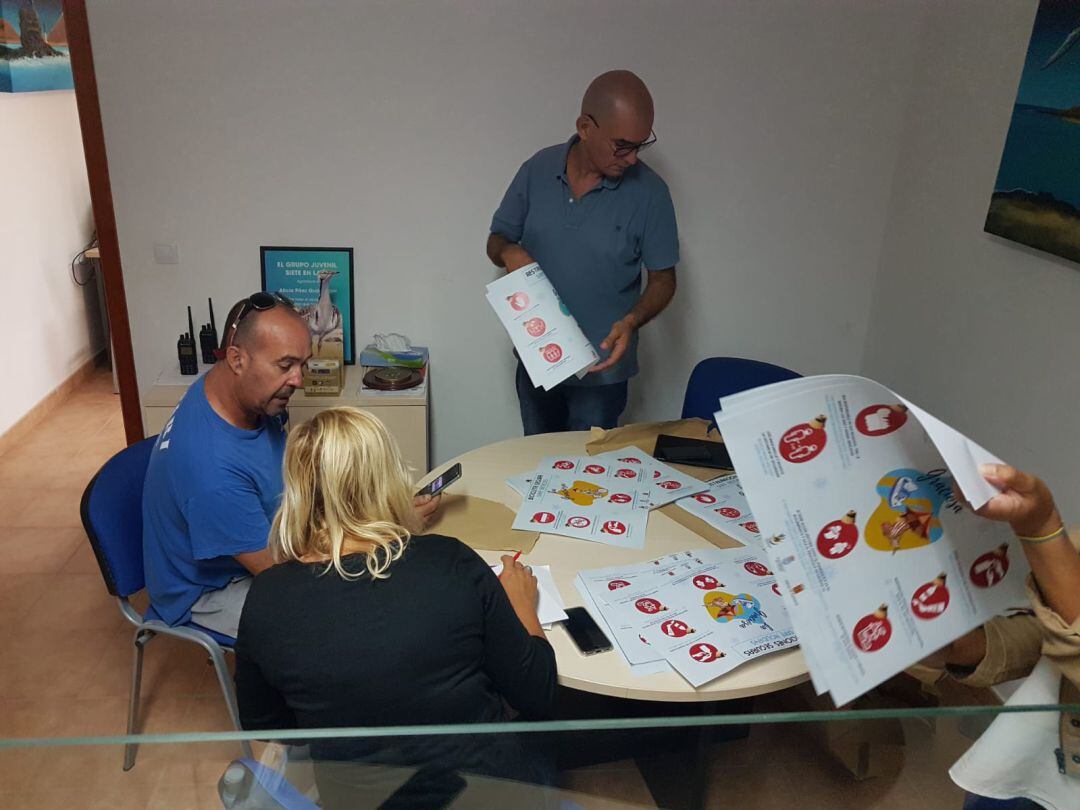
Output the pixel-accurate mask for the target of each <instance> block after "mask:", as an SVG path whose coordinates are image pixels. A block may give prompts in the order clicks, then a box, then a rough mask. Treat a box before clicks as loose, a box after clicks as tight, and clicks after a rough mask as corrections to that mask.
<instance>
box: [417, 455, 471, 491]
mask: <svg viewBox="0 0 1080 810" xmlns="http://www.w3.org/2000/svg"><path fill="white" fill-rule="evenodd" d="M459 478H461V462H458V463H457V464H455V465H454V466H453V467H451V468H450V469H449V470H446V471H445V472H443V473H440V474H439V475H437V476H436V477H435V478H433V479H431V481H430V482H429V483H428V484H427V485H426V486H425V487H424V488H423V489H421V490H420V491H419V492H417V493H416V496H417V497H420V496H421V495H430V496H431V497H432V498H434V497H435V496H436V495H438V494H439V493H440V492H442V491H443V490H444V489H446V488H447V487H448V486H450V485H451V484H452V483H454V482H455V481H457V480H458V479H459Z"/></svg>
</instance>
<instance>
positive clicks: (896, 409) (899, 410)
mask: <svg viewBox="0 0 1080 810" xmlns="http://www.w3.org/2000/svg"><path fill="white" fill-rule="evenodd" d="M907 420H908V409H907V406H906V405H870V406H868V407H866V408H863V409H862V410H861V411H859V415H858V416H856V417H855V427H856V428H857V429H858V431H859V433H861V434H863V435H864V436H887V435H889V434H890V433H892V432H893V431H895V430H899V429H900V428H902V427H903V426H904V423H905V422H906V421H907Z"/></svg>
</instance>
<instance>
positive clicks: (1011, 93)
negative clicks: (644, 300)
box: [864, 0, 1080, 519]
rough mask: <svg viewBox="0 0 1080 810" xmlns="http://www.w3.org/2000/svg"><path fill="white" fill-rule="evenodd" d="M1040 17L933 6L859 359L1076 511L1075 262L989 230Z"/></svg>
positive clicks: (1031, 3)
mask: <svg viewBox="0 0 1080 810" xmlns="http://www.w3.org/2000/svg"><path fill="white" fill-rule="evenodd" d="M1035 8H1036V2H1035V0H1024V1H1023V2H1010V3H971V2H958V1H954V2H949V3H935V4H932V5H931V7H930V9H931V10H930V12H929V14H928V16H927V18H926V21H925V24H924V30H923V32H922V34H921V35H920V38H921V40H922V46H921V50H920V54H919V59H918V63H919V65H920V69H919V73H918V76H917V77H916V81H915V83H914V89H913V93H912V98H911V103H910V106H909V108H908V110H907V114H906V125H905V130H904V134H903V137H902V139H901V143H902V149H901V151H900V156H899V160H898V163H897V171H896V182H895V185H894V189H893V198H892V202H891V204H890V207H889V217H888V219H889V228H888V230H887V232H886V238H885V241H884V245H883V249H882V261H881V273H880V277H879V283H878V288H877V291H876V294H875V297H874V304H873V308H872V310H871V318H870V325H871V328H870V333H869V336H868V341H867V350H866V355H865V360H864V370H865V372H866V374H867V375H868V376H871V377H874V378H876V379H878V380H880V381H881V382H883V383H885V384H886V385H889V386H890V387H893V388H895V389H896V390H898V391H900V392H902V393H904V394H905V395H906V396H907V397H909V398H911V399H912V400H914V401H916V402H918V403H920V404H922V405H924V406H925V407H927V408H928V409H930V410H931V411H932V412H933V413H935V414H936V415H938V416H940V417H941V418H943V419H945V420H946V421H947V422H949V423H950V424H953V425H955V426H956V427H958V428H959V429H961V430H963V431H964V432H966V433H968V434H969V435H971V436H972V438H974V439H976V440H977V441H979V442H981V443H982V444H984V445H985V446H986V447H987V448H989V449H992V450H994V451H995V452H997V453H998V454H999V455H1001V456H1002V457H1004V458H1006V459H1007V460H1010V461H1012V462H1013V463H1016V464H1019V465H1022V466H1024V467H1027V468H1029V469H1031V470H1033V471H1037V472H1039V473H1040V474H1042V475H1043V476H1044V477H1046V479H1047V480H1048V481H1049V483H1050V484H1051V487H1052V488H1053V489H1054V490H1055V491H1056V494H1057V496H1058V500H1059V502H1061V503H1062V504H1066V505H1067V504H1073V505H1074V511H1073V512H1072V513H1071V514H1072V518H1071V519H1075V518H1076V517H1077V513H1076V512H1075V505H1076V504H1078V503H1080V463H1078V461H1077V453H1078V451H1080V440H1078V439H1077V438H1076V434H1075V432H1074V423H1075V421H1076V418H1077V415H1078V414H1080V366H1078V358H1080V268H1078V267H1077V266H1076V265H1075V264H1072V263H1070V262H1066V261H1064V260H1059V259H1056V258H1055V257H1053V256H1050V255H1048V254H1045V253H1039V252H1037V251H1034V250H1030V249H1028V248H1024V247H1021V246H1020V245H1017V244H1015V243H1012V242H1008V241H1005V240H1003V239H999V238H997V237H994V236H989V235H987V234H986V233H984V232H983V230H982V228H983V221H984V219H985V217H986V210H987V206H988V203H989V199H990V193H991V191H992V190H993V187H994V179H995V177H996V175H997V168H998V163H999V161H1000V159H1001V149H1002V146H1003V145H1004V142H1005V133H1006V131H1007V130H1008V125H1009V117H1010V115H1011V113H1012V105H1013V101H1014V99H1015V97H1016V87H1017V83H1018V82H1019V79H1020V72H1021V67H1022V64H1023V60H1024V55H1025V52H1026V49H1027V42H1028V36H1029V34H1030V31H1031V23H1032V20H1033V19H1034V13H1035Z"/></svg>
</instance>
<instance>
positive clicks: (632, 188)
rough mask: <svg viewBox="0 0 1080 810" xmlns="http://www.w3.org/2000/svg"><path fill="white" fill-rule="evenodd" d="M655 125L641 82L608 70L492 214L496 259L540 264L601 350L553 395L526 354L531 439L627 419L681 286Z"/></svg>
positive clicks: (521, 380)
mask: <svg viewBox="0 0 1080 810" xmlns="http://www.w3.org/2000/svg"><path fill="white" fill-rule="evenodd" d="M652 126H653V101H652V96H651V95H650V94H649V90H648V88H647V87H646V86H645V83H644V82H642V81H641V79H639V78H638V77H637V76H636V75H634V74H633V73H631V72H630V71H627V70H613V71H609V72H607V73H603V74H601V75H600V76H597V77H596V78H595V79H594V80H593V81H592V83H591V84H590V85H589V87H588V89H587V90H586V91H585V96H584V98H582V101H581V115H579V116H578V118H577V122H576V130H577V131H576V132H575V134H574V135H573V137H571V138H570V140H569V141H567V142H566V143H563V144H557V145H555V146H550V147H548V148H547V149H541V150H540V151H539V152H537V153H536V154H535V155H533V156H532V157H531V158H529V159H528V160H527V161H525V163H523V164H522V166H521V168H520V169H519V170H518V172H517V175H515V177H514V179H513V182H511V183H510V187H509V188H508V189H507V191H506V194H505V196H504V197H503V200H502V203H501V205H499V209H498V210H497V211H496V212H495V216H494V217H493V219H492V221H491V234H490V236H489V237H488V243H487V254H488V257H489V258H490V259H491V261H492V262H494V263H495V264H496V265H497V266H498V267H504V268H506V271H507V272H514V271H515V270H518V269H519V268H521V267H524V266H525V265H528V264H531V263H532V262H534V261H535V262H537V263H538V264H539V265H540V267H541V268H543V270H544V273H545V275H547V277H548V278H549V279H550V280H551V282H552V284H553V285H554V286H555V289H556V290H557V291H558V293H559V297H560V298H561V299H562V300H563V303H565V304H566V305H567V307H568V308H569V310H570V312H571V313H573V315H574V317H575V318H576V319H577V321H578V323H579V324H580V325H581V328H582V330H583V331H584V332H585V335H586V336H587V337H588V338H589V340H590V341H592V343H593V345H594V346H595V347H596V348H597V350H598V352H599V354H600V356H601V360H600V362H599V363H597V364H596V365H595V366H593V368H592V369H591V370H590V372H589V373H588V374H587V375H585V377H584V378H583V379H580V380H578V379H576V378H573V377H571V378H570V379H569V380H567V381H566V382H564V383H562V384H561V385H559V386H557V387H556V388H554V389H552V390H551V391H544V390H543V389H541V388H536V387H535V386H533V384H532V382H531V381H530V379H529V376H528V374H527V373H526V372H525V368H524V367H523V366H522V364H521V362H520V360H519V361H518V367H517V392H518V402H519V404H520V406H521V421H522V425H523V427H524V430H525V435H527V436H528V435H532V434H535V433H549V432H554V431H563V430H588V429H589V428H590V427H592V426H594V425H595V426H597V427H602V428H612V427H615V426H616V425H617V423H618V420H619V416H620V414H622V412H623V409H624V408H625V407H626V398H627V387H628V381H629V380H630V378H631V377H633V376H634V375H635V374H637V371H638V364H637V340H638V336H637V332H638V330H639V329H640V328H641V327H642V326H644V325H645V324H646V323H648V322H649V321H650V320H652V319H653V318H655V317H656V316H657V315H658V314H659V313H660V312H661V311H663V309H664V307H666V306H667V305H668V303H669V302H670V301H671V298H672V296H673V295H674V294H675V265H676V264H677V263H678V261H679V236H678V229H677V226H676V224H675V208H674V206H673V205H672V202H671V194H670V193H669V192H668V188H667V184H666V183H664V181H663V180H662V179H661V178H660V176H659V175H658V174H657V173H656V172H654V171H653V170H652V169H650V168H649V167H648V166H647V165H645V163H644V162H642V161H641V159H640V157H639V155H640V153H641V151H642V150H644V149H645V148H646V147H648V146H650V145H651V144H653V143H655V142H656V135H655V134H654V133H653V131H652ZM642 268H644V269H645V271H646V272H645V287H644V290H642V285H641V282H642V278H641V277H642Z"/></svg>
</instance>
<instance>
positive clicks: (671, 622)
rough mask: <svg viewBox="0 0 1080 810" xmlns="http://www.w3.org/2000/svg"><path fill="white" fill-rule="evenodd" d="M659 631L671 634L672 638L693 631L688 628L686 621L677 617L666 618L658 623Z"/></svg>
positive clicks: (680, 636)
mask: <svg viewBox="0 0 1080 810" xmlns="http://www.w3.org/2000/svg"><path fill="white" fill-rule="evenodd" d="M660 632H661V633H663V634H664V635H665V636H671V637H672V638H682V637H683V636H685V635H687V634H689V633H693V632H694V631H693V630H692V629H690V625H688V624H687V623H686V622H683V621H679V620H678V619H668V620H667V621H666V622H664V623H663V624H661V625H660Z"/></svg>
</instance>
